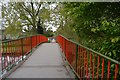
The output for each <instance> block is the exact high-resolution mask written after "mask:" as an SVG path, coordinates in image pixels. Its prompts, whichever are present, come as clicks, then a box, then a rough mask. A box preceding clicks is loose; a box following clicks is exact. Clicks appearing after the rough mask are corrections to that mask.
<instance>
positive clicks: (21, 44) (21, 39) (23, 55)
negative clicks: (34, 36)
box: [21, 39, 24, 60]
mask: <svg viewBox="0 0 120 80" xmlns="http://www.w3.org/2000/svg"><path fill="white" fill-rule="evenodd" d="M21 49H22V60H23V56H24V50H23V39H21Z"/></svg>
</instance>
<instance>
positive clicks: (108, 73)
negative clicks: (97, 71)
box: [107, 61, 110, 80]
mask: <svg viewBox="0 0 120 80" xmlns="http://www.w3.org/2000/svg"><path fill="white" fill-rule="evenodd" d="M107 70H108V72H107V80H109V78H110V61H108V69H107Z"/></svg>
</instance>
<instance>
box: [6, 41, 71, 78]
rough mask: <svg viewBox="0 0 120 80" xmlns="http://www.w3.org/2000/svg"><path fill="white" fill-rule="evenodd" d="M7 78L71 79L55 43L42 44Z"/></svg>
mask: <svg viewBox="0 0 120 80" xmlns="http://www.w3.org/2000/svg"><path fill="white" fill-rule="evenodd" d="M8 78H72V76H71V75H70V72H69V71H68V70H67V69H66V67H65V63H64V61H63V59H62V56H61V50H60V48H59V46H58V44H57V43H44V44H42V45H40V46H38V47H37V49H36V50H35V51H34V52H33V54H32V55H31V56H30V57H29V58H28V60H26V61H25V62H24V63H23V64H22V65H21V66H20V67H19V68H18V69H16V70H15V71H14V72H13V73H12V74H10V75H9V76H8Z"/></svg>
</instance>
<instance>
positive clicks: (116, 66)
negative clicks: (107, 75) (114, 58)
mask: <svg viewBox="0 0 120 80" xmlns="http://www.w3.org/2000/svg"><path fill="white" fill-rule="evenodd" d="M117 75H118V64H115V74H114V80H117Z"/></svg>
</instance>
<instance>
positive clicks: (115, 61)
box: [60, 35, 120, 65]
mask: <svg viewBox="0 0 120 80" xmlns="http://www.w3.org/2000/svg"><path fill="white" fill-rule="evenodd" d="M60 36H62V37H63V38H65V39H66V40H68V41H70V42H73V43H75V44H77V45H79V46H81V47H83V48H86V49H87V50H89V51H91V52H94V53H96V54H98V55H100V56H102V57H104V58H106V59H109V60H110V61H112V62H114V63H117V64H119V65H120V62H118V61H117V60H114V59H112V58H110V57H108V56H105V55H103V54H101V53H99V52H97V51H95V50H92V49H90V48H88V47H86V46H84V45H82V44H80V43H77V42H74V41H72V40H69V39H68V38H66V37H65V36H63V35H60Z"/></svg>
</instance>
